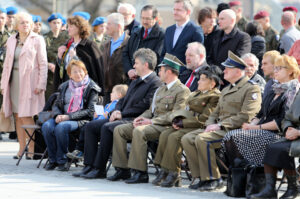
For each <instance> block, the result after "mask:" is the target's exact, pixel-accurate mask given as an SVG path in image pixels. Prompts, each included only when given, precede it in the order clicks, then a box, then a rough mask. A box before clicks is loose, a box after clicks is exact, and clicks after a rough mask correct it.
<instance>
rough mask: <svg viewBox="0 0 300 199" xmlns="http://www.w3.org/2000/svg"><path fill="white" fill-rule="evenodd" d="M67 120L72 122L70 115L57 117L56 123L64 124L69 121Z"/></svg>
mask: <svg viewBox="0 0 300 199" xmlns="http://www.w3.org/2000/svg"><path fill="white" fill-rule="evenodd" d="M67 120H70V117H69V116H68V115H57V116H56V118H55V122H56V123H57V124H58V123H60V122H63V121H67Z"/></svg>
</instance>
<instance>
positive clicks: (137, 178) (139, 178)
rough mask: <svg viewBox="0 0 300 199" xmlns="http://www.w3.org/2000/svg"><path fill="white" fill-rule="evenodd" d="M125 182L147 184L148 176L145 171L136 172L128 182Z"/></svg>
mask: <svg viewBox="0 0 300 199" xmlns="http://www.w3.org/2000/svg"><path fill="white" fill-rule="evenodd" d="M125 182H126V183H127V184H136V183H148V182H149V176H148V173H147V172H146V171H136V172H135V174H134V175H133V176H132V177H131V178H129V179H128V180H125Z"/></svg>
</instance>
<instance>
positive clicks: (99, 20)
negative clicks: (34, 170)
mask: <svg viewBox="0 0 300 199" xmlns="http://www.w3.org/2000/svg"><path fill="white" fill-rule="evenodd" d="M106 21H107V20H106V18H105V17H97V18H96V19H95V20H94V21H93V23H92V26H98V25H100V24H103V23H106Z"/></svg>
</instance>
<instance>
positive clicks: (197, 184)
mask: <svg viewBox="0 0 300 199" xmlns="http://www.w3.org/2000/svg"><path fill="white" fill-rule="evenodd" d="M204 182H205V181H201V180H200V179H199V182H198V183H194V184H190V185H189V189H193V190H196V189H199V188H200V187H201V186H203V184H204Z"/></svg>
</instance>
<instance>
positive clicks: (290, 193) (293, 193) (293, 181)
mask: <svg viewBox="0 0 300 199" xmlns="http://www.w3.org/2000/svg"><path fill="white" fill-rule="evenodd" d="M286 178H287V181H288V187H287V190H286V192H285V193H284V194H283V195H282V196H281V197H280V199H293V198H297V196H298V187H297V177H296V176H288V175H287V176H286Z"/></svg>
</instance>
